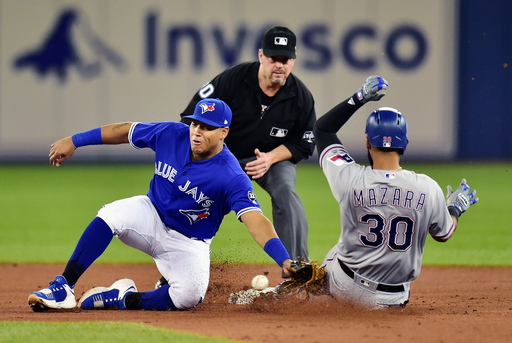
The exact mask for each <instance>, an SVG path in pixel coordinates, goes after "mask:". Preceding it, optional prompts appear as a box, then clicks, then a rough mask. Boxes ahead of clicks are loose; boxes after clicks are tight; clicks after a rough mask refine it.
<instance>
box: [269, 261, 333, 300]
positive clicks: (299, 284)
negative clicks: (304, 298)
mask: <svg viewBox="0 0 512 343" xmlns="http://www.w3.org/2000/svg"><path fill="white" fill-rule="evenodd" d="M291 269H292V272H291V275H290V280H287V281H284V282H282V283H281V284H279V285H277V287H276V293H278V294H287V293H298V292H300V291H302V290H304V291H307V292H309V293H317V292H321V291H323V290H324V288H325V284H326V275H325V268H324V267H323V266H322V265H320V264H319V263H317V262H314V261H313V262H305V261H293V262H292V263H291Z"/></svg>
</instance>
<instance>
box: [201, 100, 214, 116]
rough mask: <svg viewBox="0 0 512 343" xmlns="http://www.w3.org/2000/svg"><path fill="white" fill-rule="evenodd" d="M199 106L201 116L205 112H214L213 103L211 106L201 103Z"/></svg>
mask: <svg viewBox="0 0 512 343" xmlns="http://www.w3.org/2000/svg"><path fill="white" fill-rule="evenodd" d="M199 106H201V114H203V113H205V112H213V111H215V104H214V103H211V104H207V103H204V102H203V103H201V104H199Z"/></svg>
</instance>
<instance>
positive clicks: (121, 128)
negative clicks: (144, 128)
mask: <svg viewBox="0 0 512 343" xmlns="http://www.w3.org/2000/svg"><path fill="white" fill-rule="evenodd" d="M132 124H133V123H131V122H125V123H115V124H109V125H105V126H102V127H101V138H102V140H103V144H123V143H128V133H129V132H130V127H131V126H132Z"/></svg>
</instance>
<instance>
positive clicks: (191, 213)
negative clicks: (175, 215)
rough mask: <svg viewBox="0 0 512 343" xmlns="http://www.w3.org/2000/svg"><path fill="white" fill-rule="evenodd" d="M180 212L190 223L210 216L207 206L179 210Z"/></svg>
mask: <svg viewBox="0 0 512 343" xmlns="http://www.w3.org/2000/svg"><path fill="white" fill-rule="evenodd" d="M180 213H181V214H183V215H184V216H185V217H187V218H188V220H189V221H190V225H192V224H194V223H197V222H198V221H200V220H201V219H206V218H208V216H210V212H208V209H207V208H203V209H202V210H180Z"/></svg>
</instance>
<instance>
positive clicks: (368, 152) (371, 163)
mask: <svg viewBox="0 0 512 343" xmlns="http://www.w3.org/2000/svg"><path fill="white" fill-rule="evenodd" d="M367 154H368V162H369V163H370V166H371V167H372V168H373V158H372V155H370V150H368V151H367Z"/></svg>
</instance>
